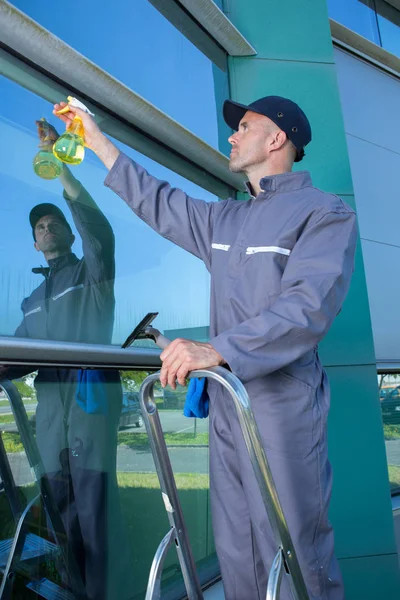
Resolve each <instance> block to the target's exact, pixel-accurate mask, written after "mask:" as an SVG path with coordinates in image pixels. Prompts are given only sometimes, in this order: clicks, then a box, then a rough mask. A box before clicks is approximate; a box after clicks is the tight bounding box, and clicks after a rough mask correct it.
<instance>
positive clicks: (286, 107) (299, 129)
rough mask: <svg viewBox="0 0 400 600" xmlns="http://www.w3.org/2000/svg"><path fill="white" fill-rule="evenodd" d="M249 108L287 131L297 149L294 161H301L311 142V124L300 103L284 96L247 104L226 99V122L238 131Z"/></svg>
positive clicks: (266, 97) (224, 109)
mask: <svg viewBox="0 0 400 600" xmlns="http://www.w3.org/2000/svg"><path fill="white" fill-rule="evenodd" d="M248 110H250V111H251V112H255V113H258V114H259V115H264V116H265V117H268V119H271V121H273V122H274V123H276V125H278V127H279V128H280V129H282V131H284V132H285V133H286V135H287V137H288V138H289V140H290V141H291V142H292V144H293V145H294V147H295V148H296V150H297V155H296V158H295V161H294V162H299V161H300V160H301V159H302V158H303V156H304V154H305V152H304V147H305V146H307V144H308V143H309V142H311V126H310V123H309V121H308V119H307V117H306V115H305V114H304V112H303V111H302V110H301V108H300V106H298V104H296V103H295V102H293V101H292V100H289V99H288V98H283V97H282V96H265V97H264V98H260V99H259V100H256V101H255V102H252V103H251V104H249V105H247V106H246V105H245V104H239V102H233V101H232V100H225V102H224V107H223V115H224V119H225V122H226V123H227V124H228V125H229V127H231V129H234V130H235V131H237V130H238V129H239V123H240V121H241V120H242V118H243V117H244V115H245V114H246V112H247V111H248Z"/></svg>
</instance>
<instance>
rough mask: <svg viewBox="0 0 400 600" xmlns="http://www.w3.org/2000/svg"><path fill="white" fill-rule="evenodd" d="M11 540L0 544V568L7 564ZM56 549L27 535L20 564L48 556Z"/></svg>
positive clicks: (31, 534)
mask: <svg viewBox="0 0 400 600" xmlns="http://www.w3.org/2000/svg"><path fill="white" fill-rule="evenodd" d="M13 541H14V540H13V538H11V539H9V540H2V541H1V542H0V568H1V567H5V566H6V564H7V559H8V555H9V553H10V550H11V546H12V543H13ZM56 549H57V546H56V544H53V543H52V542H49V541H48V540H45V539H43V538H41V537H39V536H38V535H35V534H34V533H28V535H27V536H26V539H25V544H24V549H23V551H22V556H21V559H20V562H23V561H25V560H31V559H32V558H39V557H40V556H44V555H45V554H50V553H52V552H54V551H55V550H56Z"/></svg>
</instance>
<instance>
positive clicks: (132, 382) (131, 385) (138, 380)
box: [121, 371, 149, 392]
mask: <svg viewBox="0 0 400 600" xmlns="http://www.w3.org/2000/svg"><path fill="white" fill-rule="evenodd" d="M148 374H149V373H146V371H121V381H122V387H123V388H124V390H127V391H128V392H137V391H138V390H139V388H140V386H141V385H142V382H143V381H144V380H145V379H146V377H147V375H148Z"/></svg>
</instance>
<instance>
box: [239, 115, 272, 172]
mask: <svg viewBox="0 0 400 600" xmlns="http://www.w3.org/2000/svg"><path fill="white" fill-rule="evenodd" d="M278 129H279V128H278V127H277V126H276V125H275V123H273V122H272V121H271V120H270V119H268V117H264V116H263V115H259V114H257V113H254V112H251V111H247V112H246V114H245V115H244V117H243V118H242V120H241V121H240V123H239V129H238V131H237V132H236V133H234V134H233V135H231V136H230V138H229V140H228V141H229V143H230V144H232V150H231V154H230V160H229V169H230V170H231V171H232V172H233V173H241V172H248V171H249V170H251V168H252V167H256V166H258V165H260V164H261V163H263V162H265V161H266V160H267V159H268V156H269V151H268V140H269V138H270V136H271V135H272V133H273V132H275V131H276V130H278Z"/></svg>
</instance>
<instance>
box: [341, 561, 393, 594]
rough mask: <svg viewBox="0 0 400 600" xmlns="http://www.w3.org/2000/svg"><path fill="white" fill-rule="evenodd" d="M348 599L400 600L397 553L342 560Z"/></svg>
mask: <svg viewBox="0 0 400 600" xmlns="http://www.w3.org/2000/svg"><path fill="white" fill-rule="evenodd" d="M340 568H341V569H342V574H343V579H344V584H345V590H346V600H399V597H400V594H399V582H398V578H397V577H396V571H397V569H398V564H397V555H396V554H392V555H389V556H372V557H371V556H367V557H365V558H354V559H350V560H342V561H340Z"/></svg>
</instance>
